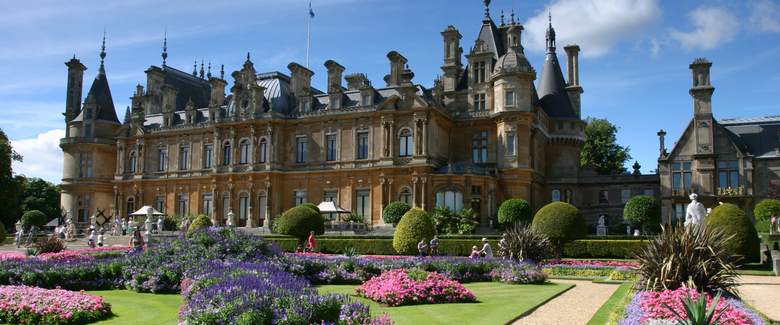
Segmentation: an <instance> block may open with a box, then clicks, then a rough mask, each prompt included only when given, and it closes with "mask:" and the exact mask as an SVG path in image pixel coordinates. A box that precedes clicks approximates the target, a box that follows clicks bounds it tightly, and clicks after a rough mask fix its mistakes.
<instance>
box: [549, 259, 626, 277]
mask: <svg viewBox="0 0 780 325" xmlns="http://www.w3.org/2000/svg"><path fill="white" fill-rule="evenodd" d="M638 267H639V263H637V262H629V261H605V260H560V261H549V262H547V263H544V264H543V265H542V270H543V271H544V273H546V274H548V275H550V276H553V277H579V278H606V279H610V280H616V281H634V280H636V279H637V278H638V274H637V271H636V269H637V268H638Z"/></svg>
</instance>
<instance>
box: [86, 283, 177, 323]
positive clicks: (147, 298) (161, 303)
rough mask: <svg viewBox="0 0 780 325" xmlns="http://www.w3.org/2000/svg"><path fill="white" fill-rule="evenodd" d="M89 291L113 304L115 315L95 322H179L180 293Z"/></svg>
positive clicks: (112, 308)
mask: <svg viewBox="0 0 780 325" xmlns="http://www.w3.org/2000/svg"><path fill="white" fill-rule="evenodd" d="M87 293H90V294H93V295H98V296H102V297H103V298H105V300H106V301H107V302H108V303H110V304H111V311H112V312H113V313H114V316H113V317H111V318H109V319H107V320H104V321H100V322H97V323H93V324H105V325H124V324H127V325H131V324H132V325H134V324H145V325H163V324H165V325H167V324H176V323H177V322H178V315H177V314H178V312H179V307H180V306H181V304H182V297H181V295H179V294H168V295H156V294H151V293H137V292H135V291H129V290H99V291H88V292H87Z"/></svg>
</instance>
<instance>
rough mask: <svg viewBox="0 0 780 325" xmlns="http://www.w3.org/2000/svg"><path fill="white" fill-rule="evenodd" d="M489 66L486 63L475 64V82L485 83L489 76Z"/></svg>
mask: <svg viewBox="0 0 780 325" xmlns="http://www.w3.org/2000/svg"><path fill="white" fill-rule="evenodd" d="M486 71H487V65H486V63H485V61H481V62H475V63H474V82H476V83H483V82H485V80H486V78H485V77H486V76H487V72H486Z"/></svg>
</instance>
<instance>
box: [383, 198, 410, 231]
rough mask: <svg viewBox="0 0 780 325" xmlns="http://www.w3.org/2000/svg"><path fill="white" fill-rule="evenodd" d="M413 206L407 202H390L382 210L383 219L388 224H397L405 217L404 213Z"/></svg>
mask: <svg viewBox="0 0 780 325" xmlns="http://www.w3.org/2000/svg"><path fill="white" fill-rule="evenodd" d="M411 208H412V207H410V206H409V205H408V204H406V203H405V202H401V201H395V202H390V204H388V205H387V206H386V207H385V209H384V210H382V220H384V221H385V223H387V224H392V225H393V226H397V225H398V222H399V221H401V217H403V216H404V214H405V213H406V212H408V211H409V209H411Z"/></svg>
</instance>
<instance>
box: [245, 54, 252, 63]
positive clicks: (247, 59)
mask: <svg viewBox="0 0 780 325" xmlns="http://www.w3.org/2000/svg"><path fill="white" fill-rule="evenodd" d="M249 61H251V60H250V59H249V52H246V62H249Z"/></svg>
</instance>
